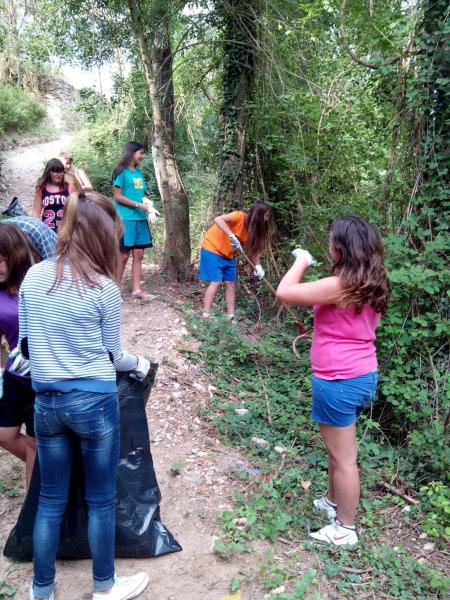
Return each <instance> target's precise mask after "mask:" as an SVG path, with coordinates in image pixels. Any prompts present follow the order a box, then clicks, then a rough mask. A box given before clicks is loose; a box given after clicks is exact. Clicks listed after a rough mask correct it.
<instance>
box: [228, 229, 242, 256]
mask: <svg viewBox="0 0 450 600" xmlns="http://www.w3.org/2000/svg"><path fill="white" fill-rule="evenodd" d="M230 242H231V247H232V248H233V250H239V252H244V249H243V248H242V246H241V242H240V241H239V239H238V238H237V237H236V236H235V235H234V233H232V234H231V235H230Z"/></svg>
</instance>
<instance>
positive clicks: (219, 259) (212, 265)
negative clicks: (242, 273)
mask: <svg viewBox="0 0 450 600" xmlns="http://www.w3.org/2000/svg"><path fill="white" fill-rule="evenodd" d="M236 271H237V267H236V262H235V261H234V260H233V259H232V258H225V256H221V255H220V254H216V253H215V252H210V251H209V250H205V249H204V248H201V250H200V274H199V278H200V279H201V280H202V281H213V282H215V283H218V282H219V281H227V282H228V283H236Z"/></svg>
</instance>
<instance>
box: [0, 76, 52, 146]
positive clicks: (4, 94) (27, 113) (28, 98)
mask: <svg viewBox="0 0 450 600" xmlns="http://www.w3.org/2000/svg"><path fill="white" fill-rule="evenodd" d="M45 114H46V111H45V108H44V107H43V106H42V104H41V103H40V102H38V101H37V100H36V98H35V97H34V96H33V95H32V94H30V93H28V92H25V91H24V90H22V89H21V88H18V87H15V86H13V85H5V84H3V83H0V135H1V134H2V133H4V132H5V131H20V130H24V129H28V128H30V127H32V126H33V125H36V124H37V123H38V122H39V121H41V120H42V119H43V118H44V117H45Z"/></svg>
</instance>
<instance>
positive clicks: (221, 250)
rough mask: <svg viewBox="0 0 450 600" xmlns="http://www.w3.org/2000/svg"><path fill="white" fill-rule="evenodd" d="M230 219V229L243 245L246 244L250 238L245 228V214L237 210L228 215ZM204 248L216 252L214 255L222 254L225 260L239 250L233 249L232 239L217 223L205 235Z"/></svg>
mask: <svg viewBox="0 0 450 600" xmlns="http://www.w3.org/2000/svg"><path fill="white" fill-rule="evenodd" d="M227 216H228V217H229V218H230V222H229V223H228V222H227V225H228V227H229V228H230V229H231V231H232V232H233V233H234V235H235V236H236V237H237V238H239V241H240V242H241V244H245V242H246V241H247V238H248V231H247V228H246V227H245V223H244V222H245V217H246V216H247V215H246V213H245V212H241V211H240V210H235V211H234V212H232V213H229V214H228V215H227ZM202 248H204V249H205V250H209V252H214V254H220V255H221V256H224V257H225V258H232V257H233V255H234V253H235V252H237V250H234V248H232V247H231V242H230V238H229V237H228V235H227V234H226V233H225V231H222V230H221V229H220V227H218V226H217V225H216V224H215V223H214V225H213V226H212V227H210V228H209V229H208V231H207V232H206V233H205V237H204V238H203V241H202Z"/></svg>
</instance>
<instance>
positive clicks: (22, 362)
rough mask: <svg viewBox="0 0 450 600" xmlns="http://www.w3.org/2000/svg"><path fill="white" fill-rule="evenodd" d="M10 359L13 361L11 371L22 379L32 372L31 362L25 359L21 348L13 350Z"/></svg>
mask: <svg viewBox="0 0 450 600" xmlns="http://www.w3.org/2000/svg"><path fill="white" fill-rule="evenodd" d="M9 358H10V359H11V360H12V363H11V366H10V368H9V370H10V371H13V372H14V373H17V375H20V376H21V377H25V375H28V373H29V372H30V361H29V360H28V359H27V358H25V357H24V356H23V354H22V352H21V351H20V349H19V347H18V346H16V347H15V348H14V350H11V352H10V354H9Z"/></svg>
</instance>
